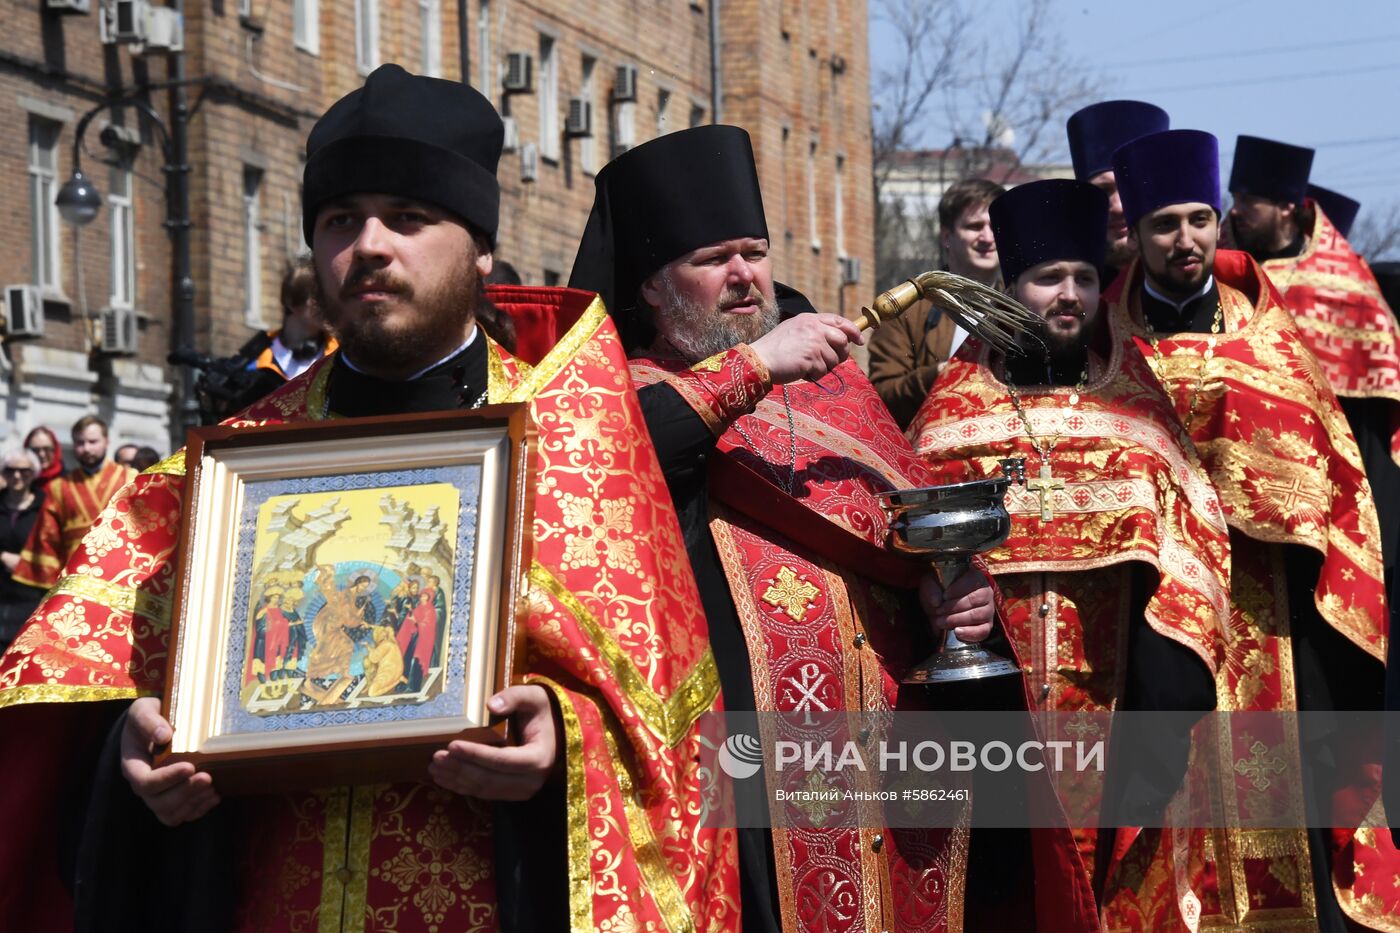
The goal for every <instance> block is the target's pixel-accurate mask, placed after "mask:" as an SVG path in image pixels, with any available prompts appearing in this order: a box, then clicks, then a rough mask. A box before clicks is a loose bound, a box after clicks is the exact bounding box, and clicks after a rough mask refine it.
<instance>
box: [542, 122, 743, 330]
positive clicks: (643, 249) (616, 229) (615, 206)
mask: <svg viewBox="0 0 1400 933" xmlns="http://www.w3.org/2000/svg"><path fill="white" fill-rule="evenodd" d="M594 186H595V188H596V193H595V196H594V200H593V211H592V213H591V214H589V217H588V225H587V226H586V227H585V228H584V233H583V240H582V241H581V242H580V243H579V248H578V255H577V256H576V257H575V258H574V267H573V271H572V273H571V274H570V276H569V286H570V287H571V288H582V289H586V290H588V291H593V292H597V293H598V294H599V295H600V296H601V297H602V299H603V303H604V304H605V305H606V306H607V308H608V311H609V312H611V313H612V315H613V318H614V319H615V320H616V321H617V324H618V330H619V331H620V332H621V333H622V340H623V345H624V346H626V347H627V348H629V349H631V348H634V347H638V346H644V345H646V344H649V343H650V342H651V340H652V337H653V335H654V334H653V331H652V329H651V321H650V317H651V316H650V314H649V313H647V314H640V313H638V309H637V308H636V304H637V301H638V298H637V292H638V290H639V289H640V288H641V286H642V283H643V282H645V281H646V280H647V279H648V278H650V277H651V275H652V274H653V273H655V272H656V271H657V270H658V269H660V268H661V267H662V266H664V265H666V264H667V263H669V262H671V261H672V260H673V259H677V258H679V257H681V256H684V255H685V254H686V253H688V252H690V251H691V250H693V249H697V248H699V247H701V246H706V245H708V244H710V243H718V242H720V241H722V240H732V239H736V238H738V237H759V238H763V239H767V237H768V223H767V221H766V220H765V219H764V215H763V195H762V193H761V192H760V191H759V187H758V168H757V166H755V164H754V158H753V145H752V144H751V143H750V141H749V134H748V133H747V132H745V131H744V130H742V129H740V128H739V127H737V126H723V125H714V126H698V127H694V128H692V129H688V130H681V131H679V132H676V133H668V134H667V135H665V136H661V137H658V138H657V139H653V140H651V141H650V142H647V143H643V144H642V145H640V146H638V147H637V148H635V149H632V150H630V151H629V152H626V153H624V154H623V155H620V156H618V157H617V158H616V159H614V160H613V161H611V162H609V163H608V164H607V165H605V166H603V169H602V171H600V172H599V173H598V177H597V178H596V179H595V180H594Z"/></svg>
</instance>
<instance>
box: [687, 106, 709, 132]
mask: <svg viewBox="0 0 1400 933" xmlns="http://www.w3.org/2000/svg"><path fill="white" fill-rule="evenodd" d="M704 124H705V108H704V107H701V106H700V105H699V104H691V105H690V124H689V125H690V128H691V129H695V127H697V126H703V125H704Z"/></svg>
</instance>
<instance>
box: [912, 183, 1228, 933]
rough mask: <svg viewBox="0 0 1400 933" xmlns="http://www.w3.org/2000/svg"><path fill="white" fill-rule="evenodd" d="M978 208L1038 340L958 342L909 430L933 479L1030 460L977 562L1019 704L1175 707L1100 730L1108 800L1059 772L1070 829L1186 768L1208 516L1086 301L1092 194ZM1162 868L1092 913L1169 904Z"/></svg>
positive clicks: (1152, 806) (1203, 608)
mask: <svg viewBox="0 0 1400 933" xmlns="http://www.w3.org/2000/svg"><path fill="white" fill-rule="evenodd" d="M991 217H992V225H993V228H994V229H995V231H996V236H997V242H998V243H999V244H1000V249H999V251H1000V254H1001V268H1002V276H1003V278H1004V280H1005V281H1006V283H1007V290H1008V291H1009V292H1010V293H1011V295H1013V296H1014V297H1015V298H1016V299H1017V300H1018V301H1020V302H1021V303H1022V304H1024V305H1025V306H1026V307H1027V308H1029V309H1030V310H1032V311H1034V312H1036V313H1037V314H1040V315H1041V316H1042V317H1044V319H1045V323H1046V329H1045V343H1046V347H1045V348H1044V349H1042V348H1040V347H1034V348H1027V350H1026V352H1025V353H1024V355H1022V356H1019V357H1017V356H1011V357H1009V358H1008V357H1004V356H1002V355H1001V354H999V353H995V352H993V351H991V350H990V349H989V348H988V347H986V346H984V345H982V344H980V343H973V344H971V345H969V347H968V348H967V350H965V351H964V352H963V353H961V354H959V355H958V356H957V357H955V358H954V359H953V360H952V361H950V363H949V364H948V366H947V367H946V368H945V369H944V371H943V372H942V373H941V374H940V375H939V378H938V381H937V382H936V383H935V384H934V387H933V391H932V392H931V393H930V394H929V398H928V401H927V402H925V404H924V406H923V408H922V409H921V410H920V412H919V415H918V417H917V418H916V419H915V421H914V425H913V427H912V429H911V430H912V436H913V438H914V447H915V449H916V450H917V451H918V452H919V454H920V455H922V456H923V457H924V458H925V459H926V460H927V461H928V463H929V465H930V466H931V467H933V469H934V470H935V471H936V472H937V473H938V476H939V479H940V480H941V481H943V482H964V481H968V480H974V479H982V478H985V477H987V476H992V475H995V474H996V473H997V471H998V467H999V464H1000V462H1001V460H1002V459H1003V458H1006V457H1024V458H1025V459H1026V463H1027V469H1028V472H1031V473H1032V475H1034V476H1035V477H1036V478H1035V479H1033V480H1031V481H1030V483H1029V484H1028V487H1027V488H1026V489H1020V488H1016V487H1012V489H1011V490H1010V491H1009V492H1008V495H1007V509H1008V511H1009V512H1010V513H1011V522H1012V525H1011V535H1010V537H1009V538H1008V539H1007V540H1006V543H1005V544H1003V545H1002V546H1000V547H998V548H996V549H995V550H993V551H991V552H990V553H989V554H988V555H987V564H988V567H989V568H990V569H991V571H992V573H993V574H994V575H995V578H996V581H997V584H998V586H999V587H1000V588H1001V591H1002V593H1003V595H1004V597H1005V600H1006V614H1007V628H1008V631H1009V632H1010V634H1011V640H1012V642H1013V643H1014V644H1015V646H1016V649H1017V653H1018V654H1019V655H1020V657H1022V658H1024V659H1025V660H1026V661H1027V662H1028V664H1029V670H1030V672H1031V673H1030V680H1031V684H1032V686H1033V688H1036V692H1035V697H1036V699H1037V700H1038V704H1037V705H1038V708H1039V709H1042V710H1046V711H1049V712H1056V713H1074V712H1081V711H1083V712H1093V713H1107V712H1109V711H1113V710H1117V711H1129V712H1133V711H1142V710H1152V711H1173V712H1184V715H1181V716H1178V717H1173V726H1174V729H1173V731H1171V732H1170V733H1166V734H1163V733H1157V732H1154V734H1152V735H1151V736H1147V735H1146V734H1145V733H1144V732H1143V731H1134V730H1132V729H1131V728H1130V729H1127V730H1120V729H1116V728H1115V729H1114V730H1113V731H1112V733H1111V734H1110V735H1109V736H1108V737H1109V738H1110V740H1111V741H1110V746H1109V748H1110V751H1109V758H1110V761H1112V762H1114V767H1113V768H1112V769H1111V770H1110V777H1111V778H1112V783H1111V784H1110V787H1111V791H1110V792H1109V795H1108V796H1109V800H1107V801H1101V800H1100V799H1098V798H1097V797H1093V796H1085V795H1083V794H1082V793H1078V792H1077V791H1078V790H1079V789H1072V790H1074V791H1076V793H1075V799H1074V800H1073V801H1070V800H1067V801H1066V803H1067V809H1069V810H1071V811H1072V812H1073V811H1077V815H1078V816H1079V817H1080V818H1081V820H1080V821H1076V822H1077V823H1078V825H1080V826H1085V827H1092V826H1094V825H1098V824H1097V820H1098V818H1099V813H1100V805H1101V804H1105V803H1106V806H1105V807H1104V815H1105V817H1106V819H1107V820H1108V823H1107V825H1115V826H1116V825H1120V824H1122V825H1127V826H1130V827H1133V826H1140V825H1143V824H1144V823H1145V824H1146V825H1148V826H1153V827H1159V826H1161V825H1162V823H1161V820H1162V817H1163V813H1164V811H1165V807H1166V804H1167V801H1168V800H1169V798H1170V797H1171V796H1172V794H1173V793H1175V791H1176V789H1177V786H1178V785H1179V783H1180V780H1181V778H1182V776H1183V775H1184V773H1185V770H1186V762H1187V757H1188V755H1189V753H1190V729H1191V727H1192V725H1193V724H1194V722H1195V721H1196V719H1198V718H1199V716H1200V714H1201V713H1202V712H1204V711H1207V710H1210V709H1213V708H1214V706H1215V685H1214V683H1213V680H1212V678H1213V675H1214V674H1215V671H1216V670H1217V668H1218V666H1219V664H1220V662H1221V661H1222V660H1223V657H1224V650H1225V648H1224V633H1225V627H1226V624H1227V622H1228V613H1229V609H1228V598H1229V596H1228V594H1229V582H1228V576H1227V575H1228V567H1229V539H1228V532H1227V530H1226V527H1225V520H1224V516H1223V514H1222V511H1221V508H1220V503H1219V501H1218V500H1217V498H1216V495H1215V490H1214V488H1213V487H1212V486H1211V483H1210V480H1209V478H1208V477H1207V476H1206V474H1205V471H1204V470H1203V469H1202V468H1201V465H1200V461H1199V460H1198V459H1197V457H1196V452H1195V448H1194V447H1193V445H1192V444H1191V439H1190V438H1189V437H1187V436H1186V433H1185V432H1184V431H1183V430H1182V428H1181V425H1180V423H1179V422H1178V421H1177V418H1176V413H1175V411H1174V410H1173V408H1172V404H1171V401H1170V400H1169V399H1168V398H1167V396H1166V394H1165V393H1164V392H1162V390H1161V388H1160V386H1159V385H1158V384H1157V381H1156V379H1155V377H1154V376H1153V375H1152V371H1151V370H1150V369H1149V368H1148V367H1147V364H1146V361H1145V360H1144V359H1143V357H1142V354H1140V353H1139V352H1138V351H1137V347H1136V346H1135V344H1134V343H1133V341H1132V335H1131V334H1130V333H1126V332H1125V331H1124V330H1123V329H1122V327H1121V326H1116V325H1115V324H1114V323H1113V322H1112V321H1106V320H1104V316H1103V315H1102V314H1101V309H1100V305H1099V274H1100V272H1101V271H1102V268H1103V261H1104V252H1105V235H1104V234H1105V228H1106V226H1107V221H1108V218H1109V213H1108V199H1107V198H1106V197H1105V195H1104V194H1103V192H1102V191H1100V190H1099V189H1098V188H1096V187H1094V186H1091V185H1089V184H1086V183H1084V182H1080V181H1071V180H1068V179H1059V180H1054V181H1037V182H1031V183H1029V184H1025V185H1021V186H1018V187H1016V188H1014V189H1012V190H1011V191H1010V192H1008V193H1007V194H1004V195H1002V196H1001V197H1000V198H998V199H997V200H995V201H993V202H992V208H991ZM1191 711H1195V712H1194V713H1192V712H1191ZM1105 720H1106V717H1105ZM1159 721H1160V720H1159ZM1047 722H1049V723H1051V724H1056V725H1057V724H1058V723H1059V722H1060V720H1059V719H1058V718H1052V719H1049V720H1047ZM1098 728H1100V729H1102V728H1103V727H1102V725H1100V726H1098ZM1067 731H1068V730H1067ZM1070 737H1071V736H1070V735H1068V734H1066V735H1054V736H1053V738H1056V739H1061V738H1070ZM1085 818H1087V819H1085ZM1127 832H1135V831H1134V830H1129V831H1127ZM1098 835H1099V834H1097V833H1096V832H1095V831H1094V830H1093V829H1092V828H1082V829H1077V830H1076V831H1075V836H1076V840H1077V842H1078V849H1079V851H1078V855H1079V861H1080V865H1081V867H1082V870H1083V871H1084V873H1085V876H1086V877H1087V878H1092V877H1094V875H1095V867H1096V862H1101V863H1103V868H1101V869H1100V871H1099V874H1100V875H1103V874H1105V873H1106V870H1107V862H1108V859H1109V857H1110V856H1111V854H1112V852H1113V846H1112V845H1111V843H1112V842H1113V841H1114V836H1113V834H1112V833H1107V834H1103V835H1104V837H1105V838H1102V839H1099V838H1097V837H1098ZM1148 835H1149V840H1148V841H1147V843H1146V844H1148V845H1151V846H1152V848H1153V851H1154V852H1159V859H1158V861H1162V858H1161V856H1164V857H1165V858H1166V861H1164V862H1163V864H1165V865H1167V866H1168V869H1169V868H1170V864H1171V863H1170V861H1169V858H1170V847H1169V846H1167V847H1165V849H1163V848H1162V846H1161V844H1160V841H1161V840H1167V839H1169V834H1167V833H1163V832H1162V831H1161V830H1160V829H1154V830H1149V831H1148ZM1171 878H1172V876H1171V873H1170V870H1168V871H1167V872H1166V873H1165V874H1162V873H1161V872H1147V873H1143V874H1141V875H1138V876H1136V877H1135V879H1134V882H1133V884H1134V887H1130V888H1124V889H1120V890H1117V891H1114V892H1113V895H1114V899H1113V900H1112V901H1110V902H1107V903H1105V904H1104V918H1105V923H1106V926H1107V928H1109V929H1118V928H1120V927H1122V926H1124V925H1125V924H1126V925H1128V926H1131V925H1132V920H1133V917H1134V916H1142V915H1143V914H1145V913H1147V911H1145V910H1143V907H1144V905H1146V904H1153V905H1155V904H1156V903H1158V902H1160V903H1165V904H1168V905H1170V904H1171V903H1172V898H1173V897H1174V895H1175V888H1174V886H1173V885H1172V884H1171ZM1144 928H1151V929H1157V928H1158V927H1156V926H1152V925H1151V924H1149V925H1148V926H1147V927H1144Z"/></svg>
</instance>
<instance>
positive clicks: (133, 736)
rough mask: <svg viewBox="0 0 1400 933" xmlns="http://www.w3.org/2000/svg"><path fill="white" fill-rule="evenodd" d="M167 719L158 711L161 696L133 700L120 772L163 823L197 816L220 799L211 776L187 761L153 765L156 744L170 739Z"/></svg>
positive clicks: (208, 809)
mask: <svg viewBox="0 0 1400 933" xmlns="http://www.w3.org/2000/svg"><path fill="white" fill-rule="evenodd" d="M171 735H172V732H171V729H170V723H168V722H166V721H165V718H164V717H163V716H161V714H160V700H159V699H158V698H156V697H141V698H139V699H137V700H133V701H132V703H131V708H130V709H129V710H127V713H126V724H125V725H124V726H123V727H122V776H123V777H125V778H126V780H127V783H129V784H130V785H131V789H132V790H133V791H135V792H136V796H138V797H140V798H141V799H142V800H143V801H145V803H146V806H148V807H150V808H151V812H152V813H154V814H155V815H156V819H158V820H160V821H161V822H162V823H164V824H165V825H166V826H179V825H180V824H181V823H188V822H191V821H192V820H197V819H199V818H200V817H201V816H203V815H204V814H206V813H208V812H209V811H210V810H212V809H214V807H215V806H216V805H217V804H218V803H219V795H218V793H217V792H216V791H215V790H214V779H213V778H211V777H210V776H209V774H208V773H207V772H204V771H197V770H195V766H194V765H193V764H191V763H190V762H188V761H177V762H175V763H173V764H168V765H163V766H162V767H159V768H157V767H153V761H154V754H155V750H156V748H157V747H159V746H161V745H164V744H165V743H166V742H169V741H170V736H171Z"/></svg>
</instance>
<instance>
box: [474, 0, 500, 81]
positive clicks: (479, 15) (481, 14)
mask: <svg viewBox="0 0 1400 933" xmlns="http://www.w3.org/2000/svg"><path fill="white" fill-rule="evenodd" d="M476 67H477V68H478V69H480V72H479V73H480V77H478V78H477V83H478V84H479V85H480V88H479V89H480V91H481V93H483V94H485V95H486V96H487V97H488V98H490V97H494V96H495V93H496V63H495V62H494V61H492V60H491V0H480V2H478V3H477V5H476Z"/></svg>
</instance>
